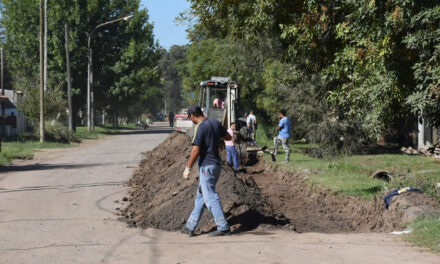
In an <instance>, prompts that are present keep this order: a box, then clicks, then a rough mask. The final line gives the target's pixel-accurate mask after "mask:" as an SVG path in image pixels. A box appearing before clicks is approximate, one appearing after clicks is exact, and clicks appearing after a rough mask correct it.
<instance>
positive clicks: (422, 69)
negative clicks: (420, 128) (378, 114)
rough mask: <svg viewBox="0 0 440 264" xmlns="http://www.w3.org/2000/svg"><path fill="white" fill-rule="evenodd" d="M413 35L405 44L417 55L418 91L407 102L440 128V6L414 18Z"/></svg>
mask: <svg viewBox="0 0 440 264" xmlns="http://www.w3.org/2000/svg"><path fill="white" fill-rule="evenodd" d="M409 27H410V32H411V33H410V34H409V35H408V36H406V37H405V39H404V40H403V42H404V43H405V44H406V46H407V47H408V48H409V49H410V50H412V51H415V52H416V60H415V63H414V65H413V66H412V69H413V70H414V79H415V82H416V89H414V90H413V91H412V94H411V95H410V96H408V98H407V99H406V103H407V104H408V105H409V106H410V107H411V110H412V112H413V113H421V114H423V115H425V116H427V117H429V118H430V120H431V123H432V124H434V125H440V41H439V39H440V6H435V7H433V8H429V9H425V10H423V11H421V12H419V13H418V14H416V15H415V16H413V17H412V18H411V22H410V25H409Z"/></svg>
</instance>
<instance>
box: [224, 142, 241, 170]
mask: <svg viewBox="0 0 440 264" xmlns="http://www.w3.org/2000/svg"><path fill="white" fill-rule="evenodd" d="M226 157H227V161H228V163H229V164H232V162H234V169H236V170H238V153H237V149H236V148H235V147H234V146H226ZM231 159H232V160H231Z"/></svg>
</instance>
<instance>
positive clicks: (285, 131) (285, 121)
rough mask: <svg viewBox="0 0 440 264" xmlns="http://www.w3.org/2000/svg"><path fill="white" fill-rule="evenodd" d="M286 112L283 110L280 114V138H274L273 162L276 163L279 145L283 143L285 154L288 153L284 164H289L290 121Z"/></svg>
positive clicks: (278, 128)
mask: <svg viewBox="0 0 440 264" xmlns="http://www.w3.org/2000/svg"><path fill="white" fill-rule="evenodd" d="M286 114H287V112H286V110H284V109H283V110H281V111H280V114H279V116H278V117H279V119H280V122H279V123H278V126H277V130H278V136H276V137H274V138H273V145H274V148H275V149H274V151H273V154H272V160H273V161H275V156H276V155H277V152H278V144H279V143H280V142H281V144H282V145H283V149H284V152H286V158H285V160H284V161H283V162H289V157H290V148H289V138H290V120H289V118H287V116H286Z"/></svg>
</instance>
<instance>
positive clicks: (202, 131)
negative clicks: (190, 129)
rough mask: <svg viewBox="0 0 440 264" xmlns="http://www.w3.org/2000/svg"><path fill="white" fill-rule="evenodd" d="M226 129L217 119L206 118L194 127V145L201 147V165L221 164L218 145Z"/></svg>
mask: <svg viewBox="0 0 440 264" xmlns="http://www.w3.org/2000/svg"><path fill="white" fill-rule="evenodd" d="M226 133H227V132H226V129H225V128H224V127H223V126H222V124H221V123H220V122H219V121H217V120H215V119H211V118H208V119H205V120H203V121H202V122H201V123H199V124H198V125H197V126H196V127H195V129H194V138H193V142H192V144H193V145H196V146H199V147H200V155H199V167H201V166H207V165H218V164H220V161H221V160H220V155H219V153H218V147H219V142H220V138H221V137H224V136H225V135H226Z"/></svg>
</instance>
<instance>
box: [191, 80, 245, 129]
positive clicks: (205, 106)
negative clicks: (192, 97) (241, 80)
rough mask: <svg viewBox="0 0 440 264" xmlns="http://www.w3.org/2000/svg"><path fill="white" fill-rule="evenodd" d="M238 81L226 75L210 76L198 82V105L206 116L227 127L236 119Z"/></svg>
mask: <svg viewBox="0 0 440 264" xmlns="http://www.w3.org/2000/svg"><path fill="white" fill-rule="evenodd" d="M238 87H239V85H238V83H237V82H234V81H232V80H231V79H230V78H228V77H212V78H211V80H208V81H202V82H201V83H200V101H199V104H200V107H201V108H202V111H203V114H204V115H205V116H206V117H208V118H213V119H217V120H218V121H220V122H221V123H222V125H223V126H224V127H225V128H229V127H230V126H231V123H232V122H236V119H237V105H238V98H239V94H238Z"/></svg>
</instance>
